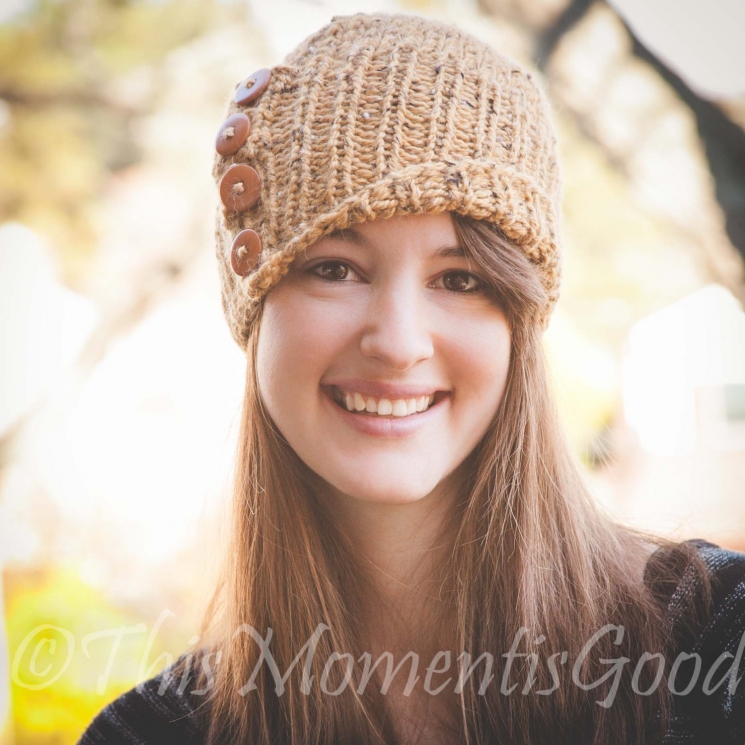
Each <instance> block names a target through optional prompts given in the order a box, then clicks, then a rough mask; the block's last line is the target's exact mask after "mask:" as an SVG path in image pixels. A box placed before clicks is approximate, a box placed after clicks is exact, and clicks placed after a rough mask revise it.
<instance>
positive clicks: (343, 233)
mask: <svg viewBox="0 0 745 745" xmlns="http://www.w3.org/2000/svg"><path fill="white" fill-rule="evenodd" d="M328 237H329V238H332V239H335V240H339V241H349V242H350V243H354V244H355V245H357V246H360V247H361V248H367V249H372V248H373V245H372V244H371V243H370V241H369V240H368V239H367V238H365V236H364V235H362V233H360V232H359V231H357V230H355V229H354V228H343V229H339V230H334V232H333V233H329V235H328ZM433 256H434V257H435V258H437V259H450V258H454V257H455V258H463V257H466V252H465V250H464V249H463V248H462V247H461V246H441V247H440V248H438V249H437V250H436V251H435V252H434V254H433Z"/></svg>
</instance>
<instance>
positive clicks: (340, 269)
mask: <svg viewBox="0 0 745 745" xmlns="http://www.w3.org/2000/svg"><path fill="white" fill-rule="evenodd" d="M315 271H316V272H317V273H318V275H319V276H320V277H323V278H324V279H330V280H332V281H336V282H338V281H340V280H343V279H346V278H347V275H348V274H349V267H347V265H346V264H342V263H341V262H340V261H324V262H323V264H318V266H316V267H315Z"/></svg>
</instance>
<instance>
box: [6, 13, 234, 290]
mask: <svg viewBox="0 0 745 745" xmlns="http://www.w3.org/2000/svg"><path fill="white" fill-rule="evenodd" d="M238 13H241V14H243V13H245V8H244V7H242V6H238V5H235V4H229V3H224V2H223V3H221V2H219V1H218V0H166V1H164V2H143V1H136V0H66V1H65V2H56V1H55V0H35V1H34V2H32V3H31V4H30V6H29V7H28V8H27V9H26V10H25V12H23V13H22V14H19V15H17V16H15V17H13V18H12V19H10V20H9V21H7V22H6V23H4V24H2V25H0V160H2V162H3V169H2V172H1V173H0V223H2V222H5V221H6V220H19V221H21V222H23V223H25V224H27V225H28V226H29V227H31V228H33V229H35V230H37V231H38V232H40V233H41V234H43V235H45V236H46V237H47V238H48V239H49V240H50V242H51V244H52V245H53V246H54V247H55V249H57V250H58V251H59V252H60V259H61V261H60V263H61V268H62V270H63V272H64V275H65V279H66V280H67V281H68V282H70V283H71V284H73V285H78V284H79V283H80V282H81V281H82V280H83V279H84V278H85V273H86V270H87V268H88V266H89V260H90V258H91V256H92V253H93V250H94V247H95V244H96V207H97V205H98V204H99V202H100V199H101V197H102V194H103V192H104V191H105V188H106V180H107V176H108V175H109V174H110V173H112V172H115V171H117V170H120V169H123V168H127V167H129V166H132V165H133V164H136V163H137V162H138V161H139V159H140V157H141V154H140V149H139V147H138V143H137V137H136V124H137V120H138V118H139V117H141V116H143V115H145V114H147V113H148V111H149V110H150V109H151V108H152V105H153V100H154V99H155V98H156V97H157V95H158V70H159V66H160V65H162V64H164V63H165V61H166V59H167V56H168V54H169V52H170V51H171V50H173V49H176V48H178V47H180V46H182V45H183V44H185V43H187V42H189V41H190V40H191V39H194V38H196V37H198V36H201V35H203V34H205V33H206V32H208V31H209V30H210V29H212V28H215V27H217V26H219V25H221V24H224V23H226V22H228V21H229V20H230V19H231V18H232V17H234V16H235V15H236V14H238Z"/></svg>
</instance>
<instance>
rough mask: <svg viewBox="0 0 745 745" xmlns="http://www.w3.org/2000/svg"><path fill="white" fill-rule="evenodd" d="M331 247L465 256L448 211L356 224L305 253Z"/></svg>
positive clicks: (337, 232) (324, 239) (325, 239)
mask: <svg viewBox="0 0 745 745" xmlns="http://www.w3.org/2000/svg"><path fill="white" fill-rule="evenodd" d="M333 244H337V245H339V244H343V245H344V246H346V247H351V248H353V249H356V250H360V251H366V252H375V253H385V252H389V251H395V252H400V251H402V250H405V251H407V252H412V253H419V254H422V255H426V256H431V255H433V254H434V255H437V256H464V255H465V252H464V251H463V249H462V248H461V247H460V246H459V243H458V236H457V233H456V232H455V226H454V225H453V221H452V219H451V218H450V214H449V213H447V212H443V213H437V214H424V215H400V216H398V215H397V216H395V217H391V218H388V219H385V220H373V221H369V222H362V223H355V224H354V225H350V226H349V227H347V228H344V229H340V230H335V231H334V232H333V233H330V234H329V235H326V236H324V237H323V238H320V239H319V240H318V241H316V243H314V244H312V245H311V246H309V247H308V249H307V252H308V253H309V254H312V253H313V249H314V248H315V247H318V248H321V247H325V246H329V245H333Z"/></svg>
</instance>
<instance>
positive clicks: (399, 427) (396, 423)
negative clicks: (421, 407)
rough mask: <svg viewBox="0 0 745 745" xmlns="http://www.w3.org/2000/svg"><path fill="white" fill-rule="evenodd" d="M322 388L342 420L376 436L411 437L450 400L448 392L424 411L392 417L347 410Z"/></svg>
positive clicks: (358, 429)
mask: <svg viewBox="0 0 745 745" xmlns="http://www.w3.org/2000/svg"><path fill="white" fill-rule="evenodd" d="M322 390H323V395H324V397H325V398H326V400H327V401H328V403H329V405H330V406H331V408H332V409H333V410H334V411H335V412H336V413H337V414H338V415H339V416H340V417H341V419H342V421H344V422H346V423H347V424H348V425H349V426H350V427H352V428H353V429H356V430H357V431H358V432H363V433H364V434H366V435H376V436H377V437H411V436H412V435H415V434H416V433H417V432H419V430H421V429H422V427H426V426H427V424H428V423H429V422H431V421H432V419H433V418H434V417H436V416H438V415H439V413H440V411H442V409H443V408H444V407H445V406H446V404H447V402H448V401H449V400H450V394H448V395H446V396H443V397H442V398H441V399H440V400H439V401H437V402H436V403H434V404H432V405H431V406H430V407H429V408H428V409H426V411H421V412H419V413H418V414H408V415H407V416H402V417H395V418H394V417H383V416H378V415H377V414H375V415H373V414H359V413H357V412H356V411H349V410H347V409H346V408H342V407H341V406H339V404H337V403H336V401H334V399H333V398H332V397H331V393H330V392H329V391H328V390H326V389H322Z"/></svg>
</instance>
